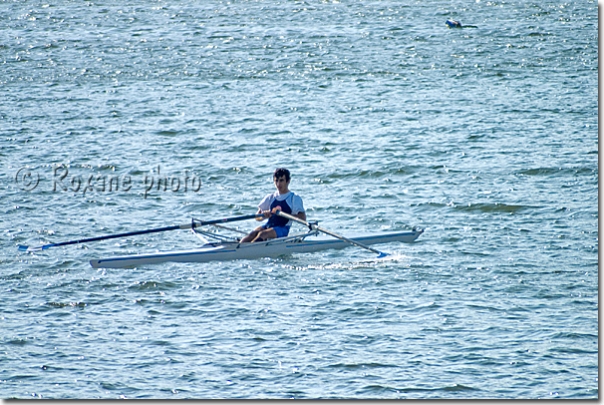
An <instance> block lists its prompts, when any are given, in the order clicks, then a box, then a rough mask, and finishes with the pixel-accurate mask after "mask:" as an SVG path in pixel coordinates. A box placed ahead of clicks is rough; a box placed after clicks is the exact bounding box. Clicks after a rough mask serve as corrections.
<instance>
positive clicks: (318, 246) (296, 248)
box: [90, 230, 423, 268]
mask: <svg viewBox="0 0 604 405" xmlns="http://www.w3.org/2000/svg"><path fill="white" fill-rule="evenodd" d="M422 232H423V230H413V231H406V232H392V233H384V234H379V235H370V236H360V237H355V238H351V239H352V240H354V241H357V242H359V243H362V244H365V245H374V244H378V243H390V242H406V243H409V242H413V241H415V240H416V239H417V238H418V237H419V236H420V235H421V234H422ZM348 246H351V244H349V243H347V242H344V241H342V240H340V239H333V238H330V239H326V238H319V237H316V236H310V237H306V238H305V239H303V240H302V239H300V240H291V239H290V240H282V239H272V240H269V241H266V242H256V243H243V244H237V243H225V244H219V245H216V246H209V247H207V245H206V246H204V247H202V248H200V249H194V250H182V251H172V252H159V253H150V254H141V255H131V256H121V257H109V258H104V259H98V260H91V261H90V264H91V265H92V267H94V268H130V267H138V266H142V265H147V264H157V263H164V262H186V263H202V262H209V261H215V260H238V259H257V258H260V257H278V256H282V255H287V254H291V253H310V252H317V251H320V250H326V249H341V248H345V247H348Z"/></svg>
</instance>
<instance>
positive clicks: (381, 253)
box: [275, 211, 388, 258]
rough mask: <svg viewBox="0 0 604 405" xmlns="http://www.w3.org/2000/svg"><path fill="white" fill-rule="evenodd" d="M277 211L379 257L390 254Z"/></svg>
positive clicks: (282, 215)
mask: <svg viewBox="0 0 604 405" xmlns="http://www.w3.org/2000/svg"><path fill="white" fill-rule="evenodd" d="M275 213H276V214H277V215H279V216H280V217H283V218H287V219H291V220H292V221H296V222H299V223H301V224H302V225H306V226H307V227H309V228H310V229H311V230H312V229H316V230H317V231H321V232H323V233H326V234H327V235H330V236H333V237H334V238H337V239H341V240H343V241H344V242H348V243H350V244H352V245H357V246H359V247H362V248H363V249H367V250H371V251H372V252H373V253H377V254H378V258H381V257H386V256H388V253H384V252H381V251H379V250H377V249H374V248H372V247H369V246H367V245H364V244H362V243H360V242H357V241H356V240H352V239H348V238H346V237H344V236H342V235H338V234H337V233H333V232H331V231H328V230H327V229H323V228H321V227H319V226H318V225H317V224H311V223H309V222H306V221H304V220H303V219H300V218H298V217H294V216H293V215H290V214H288V213H285V212H283V211H276V212H275Z"/></svg>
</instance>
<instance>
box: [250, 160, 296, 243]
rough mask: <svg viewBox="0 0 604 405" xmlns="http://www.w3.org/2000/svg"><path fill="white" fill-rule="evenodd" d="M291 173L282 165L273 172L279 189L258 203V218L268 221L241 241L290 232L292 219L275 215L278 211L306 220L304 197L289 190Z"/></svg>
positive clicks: (272, 237)
mask: <svg viewBox="0 0 604 405" xmlns="http://www.w3.org/2000/svg"><path fill="white" fill-rule="evenodd" d="M290 181H291V174H290V172H289V170H287V169H286V168H283V167H280V168H277V169H275V172H274V173H273V182H274V183H275V187H276V188H277V191H276V192H274V193H272V194H267V195H266V196H265V197H264V198H263V199H262V201H260V204H258V214H262V216H261V217H258V218H256V219H257V220H258V221H262V220H264V219H267V218H268V222H267V223H266V224H264V225H262V226H259V227H257V228H256V229H254V230H253V231H252V232H250V233H249V234H248V235H247V236H244V237H243V238H242V239H241V241H240V243H245V242H260V241H264V240H268V239H275V238H283V237H285V236H287V235H288V234H289V228H290V227H291V225H292V221H291V220H288V219H286V218H283V217H281V216H279V215H274V214H275V213H276V212H277V211H282V212H285V213H288V214H291V215H293V216H295V217H296V218H299V219H301V220H303V221H306V212H304V203H303V202H302V198H301V197H300V196H299V195H297V194H294V193H293V192H292V191H290V190H289V183H290Z"/></svg>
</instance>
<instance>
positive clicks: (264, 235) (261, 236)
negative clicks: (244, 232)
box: [252, 228, 277, 242]
mask: <svg viewBox="0 0 604 405" xmlns="http://www.w3.org/2000/svg"><path fill="white" fill-rule="evenodd" d="M276 237H277V232H275V230H274V229H273V228H268V229H263V230H261V231H260V232H258V234H257V235H256V237H255V238H254V239H253V240H252V242H262V241H263V240H269V239H275V238H276Z"/></svg>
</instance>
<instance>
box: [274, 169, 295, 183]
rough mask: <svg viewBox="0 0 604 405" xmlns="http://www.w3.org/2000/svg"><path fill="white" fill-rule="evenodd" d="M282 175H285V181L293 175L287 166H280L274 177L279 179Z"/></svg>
mask: <svg viewBox="0 0 604 405" xmlns="http://www.w3.org/2000/svg"><path fill="white" fill-rule="evenodd" d="M281 176H285V181H289V179H290V178H291V176H290V175H289V170H287V169H286V168H285V167H278V168H276V169H275V172H274V173H273V179H278V178H279V177H281Z"/></svg>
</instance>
